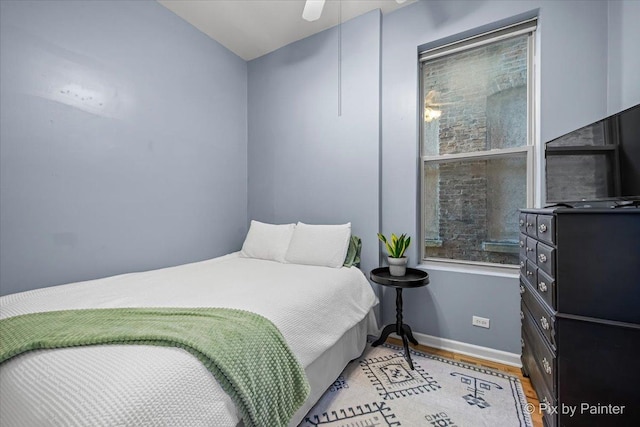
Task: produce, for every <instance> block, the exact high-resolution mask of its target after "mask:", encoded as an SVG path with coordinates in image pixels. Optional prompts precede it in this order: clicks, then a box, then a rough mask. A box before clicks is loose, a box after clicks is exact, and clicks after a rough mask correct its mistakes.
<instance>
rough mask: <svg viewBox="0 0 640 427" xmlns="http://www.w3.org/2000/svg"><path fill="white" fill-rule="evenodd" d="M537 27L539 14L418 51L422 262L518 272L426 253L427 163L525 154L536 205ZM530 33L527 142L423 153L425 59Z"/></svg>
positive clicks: (493, 272)
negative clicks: (511, 145)
mask: <svg viewBox="0 0 640 427" xmlns="http://www.w3.org/2000/svg"><path fill="white" fill-rule="evenodd" d="M536 30H537V18H530V19H526V20H524V21H521V22H518V23H515V24H512V25H508V26H504V27H501V28H498V29H495V30H492V31H488V32H484V33H481V34H478V35H475V36H472V37H467V38H464V39H462V40H459V41H455V42H452V43H446V44H443V45H441V46H438V47H434V48H431V49H428V50H425V51H423V52H420V54H419V65H420V67H419V71H420V106H419V109H418V111H419V116H420V119H419V123H420V138H419V144H420V146H419V148H418V150H419V157H420V174H419V175H420V182H419V185H418V189H419V190H418V200H419V212H420V214H419V218H420V224H419V227H420V230H419V233H418V235H419V236H420V243H421V244H420V259H421V263H422V265H424V266H425V267H427V268H430V269H436V270H447V271H459V272H476V273H481V274H491V275H498V276H506V277H517V276H518V274H519V265H517V264H497V263H487V262H481V261H469V260H462V259H447V258H434V257H427V256H426V254H425V252H426V248H425V246H426V245H425V242H426V235H425V234H426V233H425V224H426V215H425V211H426V210H425V209H424V200H423V198H424V188H423V186H424V182H425V165H426V164H428V163H446V162H453V161H460V160H482V159H496V158H501V157H508V156H509V155H512V154H515V153H525V154H526V165H527V166H526V167H527V171H526V186H527V195H526V203H527V206H523V208H524V207H527V208H530V207H533V206H534V199H538V198H539V197H540V194H539V192H538V191H537V190H536V189H537V188H538V186H539V185H540V183H539V182H538V180H537V179H536V177H537V176H538V175H539V174H538V173H536V172H537V165H538V164H539V161H538V160H537V158H538V157H539V155H540V153H539V150H537V149H536V148H537V146H538V145H539V144H538V143H537V132H538V127H539V123H538V121H537V117H538V114H539V110H538V108H539V105H538V103H537V102H536V99H537V96H539V92H538V90H537V87H538V78H539V76H538V70H537V69H536V55H537V53H536V34H537V32H536ZM523 34H528V35H529V37H528V39H527V43H528V46H527V144H526V145H523V146H521V147H513V148H504V149H491V150H485V151H474V152H465V153H456V154H442V155H435V156H427V155H423V154H422V150H423V147H424V132H425V129H424V99H425V98H424V97H425V94H424V93H423V92H424V82H423V76H424V73H423V70H422V68H423V65H424V63H425V62H426V61H429V60H432V59H435V58H439V57H441V56H445V55H449V54H452V53H455V52H461V51H464V50H468V49H472V48H475V47H479V46H483V45H487V44H491V43H494V42H497V41H500V40H504V39H508V38H512V37H516V36H519V35H523Z"/></svg>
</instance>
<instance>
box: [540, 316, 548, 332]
mask: <svg viewBox="0 0 640 427" xmlns="http://www.w3.org/2000/svg"><path fill="white" fill-rule="evenodd" d="M540 324H541V325H542V329H546V330H548V329H549V321H548V320H547V318H546V317H544V316H542V317H541V318H540Z"/></svg>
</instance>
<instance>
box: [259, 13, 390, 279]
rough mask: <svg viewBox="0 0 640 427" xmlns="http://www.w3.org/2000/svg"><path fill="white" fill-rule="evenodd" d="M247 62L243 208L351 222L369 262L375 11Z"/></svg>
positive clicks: (263, 216) (274, 215)
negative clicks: (245, 198) (246, 176)
mask: <svg viewBox="0 0 640 427" xmlns="http://www.w3.org/2000/svg"><path fill="white" fill-rule="evenodd" d="M342 58H343V59H342V72H341V81H342V91H341V92H342V114H341V116H338V28H332V29H329V30H327V31H324V32H322V33H320V34H317V35H314V36H311V37H308V38H306V39H304V40H301V41H299V42H296V43H293V44H290V45H288V46H285V47H283V48H281V49H279V50H277V51H275V52H273V53H270V54H268V55H265V56H263V57H261V58H258V59H255V60H253V61H251V62H249V217H250V218H251V219H256V220H259V221H267V222H275V223H286V222H296V221H302V222H307V223H312V224H313V223H316V224H317V223H322V224H325V223H328V224H333V223H344V222H348V221H350V222H351V223H352V231H353V233H354V234H356V235H358V236H360V237H361V238H362V240H363V249H362V269H363V270H365V271H368V270H369V269H371V268H372V267H374V266H377V265H378V245H377V244H376V242H377V238H376V232H377V230H378V218H379V217H378V210H379V205H378V176H379V167H378V166H379V144H380V142H379V106H380V12H379V11H373V12H370V13H368V14H366V15H363V16H360V17H358V18H356V19H353V20H351V21H349V22H347V23H345V24H344V25H343V26H342Z"/></svg>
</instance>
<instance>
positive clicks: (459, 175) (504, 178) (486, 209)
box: [420, 20, 535, 264]
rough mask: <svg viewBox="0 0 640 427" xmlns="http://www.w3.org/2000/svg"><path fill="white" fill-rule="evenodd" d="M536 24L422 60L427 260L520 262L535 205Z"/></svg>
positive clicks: (519, 26) (440, 50) (446, 48)
mask: <svg viewBox="0 0 640 427" xmlns="http://www.w3.org/2000/svg"><path fill="white" fill-rule="evenodd" d="M534 31H535V20H529V21H526V22H521V23H518V24H515V25H512V26H510V27H508V28H502V29H499V30H496V31H492V32H489V33H484V34H481V35H479V36H475V37H471V38H467V39H464V40H462V41H460V42H456V43H449V44H447V45H446V46H443V47H437V48H435V49H430V50H426V51H425V52H423V53H422V54H421V55H420V65H421V73H420V74H421V91H422V100H423V101H422V102H423V105H422V108H423V112H424V117H423V120H421V122H422V126H421V127H422V131H421V144H420V156H421V187H422V188H421V192H420V194H421V195H420V198H421V203H420V206H421V217H422V226H421V228H422V238H423V242H424V244H423V247H422V258H423V260H439V261H454V262H466V263H490V264H517V263H518V250H519V248H518V223H517V221H518V209H520V208H523V207H526V206H531V205H532V201H533V188H532V186H533V155H534V154H533V137H532V133H533V129H534V126H533V66H532V65H531V64H532V58H533V43H534Z"/></svg>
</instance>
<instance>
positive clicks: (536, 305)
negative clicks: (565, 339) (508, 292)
mask: <svg viewBox="0 0 640 427" xmlns="http://www.w3.org/2000/svg"><path fill="white" fill-rule="evenodd" d="M534 293H536V292H535V291H534V290H533V288H532V287H531V286H530V285H528V284H526V283H525V292H524V293H523V294H522V304H524V305H526V307H527V309H528V310H529V312H530V313H531V315H532V317H533V320H534V322H535V323H536V325H537V326H538V329H539V330H540V332H541V333H542V335H544V336H545V337H546V339H547V341H548V343H549V345H550V346H551V348H552V349H553V350H554V351H555V350H556V348H557V347H556V319H555V316H554V315H553V314H552V313H549V312H548V310H549V309H548V308H547V305H546V304H545V303H543V302H541V301H538V297H536V296H535V295H534Z"/></svg>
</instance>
